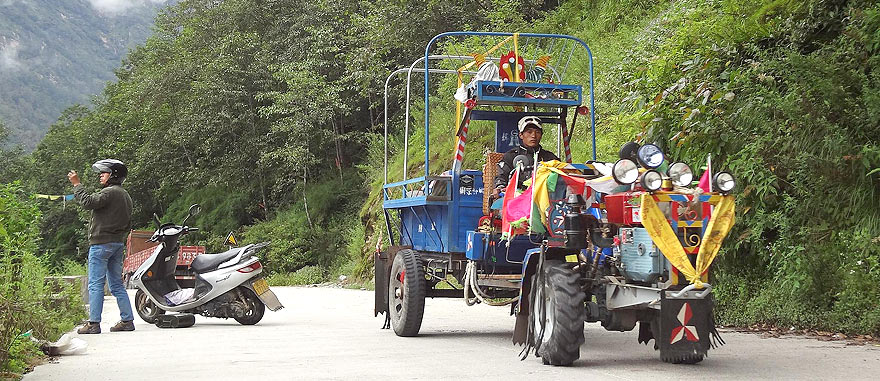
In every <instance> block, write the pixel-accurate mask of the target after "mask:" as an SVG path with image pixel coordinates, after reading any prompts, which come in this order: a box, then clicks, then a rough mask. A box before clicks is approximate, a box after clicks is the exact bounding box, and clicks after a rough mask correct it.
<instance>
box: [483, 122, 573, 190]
mask: <svg viewBox="0 0 880 381" xmlns="http://www.w3.org/2000/svg"><path fill="white" fill-rule="evenodd" d="M517 129H519V141H520V144H519V146H518V147H514V148H512V149H511V150H510V151H507V152H505V153H504V156H502V157H501V161H499V162H498V174H497V175H495V189H493V190H492V196H493V198H498V196H499V194H500V193H501V191H503V190H504V188H505V187H507V182H508V181H510V174H511V173H513V170H514V169H515V168H514V167H513V166H514V163H513V159H514V158H516V157H517V156H520V155H523V156H525V157H526V158H528V161H527V163H526V166H531V167H534V164H535V163H534V162H533V161H534V158H535V156H537V159H538V161H539V162H540V161H550V160H559V157H557V156H556V155H555V154H553V152H550V151H547V150H545V149H543V148H541V137H542V136H544V129H543V128H541V119H540V118H538V117H537V116H526V117H523V118H522V119H520V120H519V123H517ZM531 176H532V168H525V169H524V170H523V171H522V174H521V175H520V178H519V184H517V186H518V187H520V188H521V187H522V185H523V181H525V180H526V179H528V178H530V177H531Z"/></svg>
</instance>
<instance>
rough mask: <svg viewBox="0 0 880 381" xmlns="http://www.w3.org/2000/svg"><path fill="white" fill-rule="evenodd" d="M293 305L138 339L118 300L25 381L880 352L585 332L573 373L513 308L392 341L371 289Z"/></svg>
mask: <svg viewBox="0 0 880 381" xmlns="http://www.w3.org/2000/svg"><path fill="white" fill-rule="evenodd" d="M274 290H275V292H276V293H277V294H278V296H279V298H280V299H281V301H282V303H284V304H285V305H286V306H287V308H285V309H283V310H281V311H280V312H275V313H272V312H269V311H267V312H266V316H265V318H264V319H263V321H262V322H260V323H259V324H258V325H256V326H250V327H245V326H241V325H239V324H238V323H236V322H235V321H234V320H232V319H230V320H223V319H210V318H203V317H197V318H196V325H195V326H193V327H191V328H184V329H160V328H156V327H155V326H153V325H149V324H146V323H144V322H143V321H141V320H139V319H137V320H135V324H136V327H137V330H136V331H134V332H113V333H111V332H109V328H110V325H111V324H112V323H115V322H116V320H118V316H119V315H118V312H117V310H116V304H115V300H114V299H113V298H112V297H108V298H106V299H105V301H104V305H105V307H104V308H105V310H104V316H103V318H104V323H102V329H104V331H105V332H104V333H102V334H100V335H84V336H81V337H82V338H84V339H85V340H86V341H88V343H89V349H88V353H87V354H84V355H79V356H69V357H63V358H60V359H59V360H58V361H57V362H56V363H50V364H45V365H41V366H38V367H37V368H36V369H35V370H34V372H32V373H29V374H27V375H26V376H25V377H24V379H25V380H123V379H124V380H147V379H156V378H159V379H169V378H172V379H186V380H207V379H211V380H217V379H223V380H225V379H260V380H275V379H277V380H288V379H309V380H313V379H345V380H361V379H411V378H418V379H432V380H435V379H504V380H513V379H535V378H538V379H548V380H550V379H574V378H579V379H615V380H618V379H623V380H646V379H691V380H694V379H869V378H873V379H876V376H875V375H877V374H880V347H877V346H848V345H846V344H845V343H843V342H821V341H817V340H815V339H811V338H798V337H784V338H770V339H763V338H761V337H760V336H759V335H754V334H741V333H735V332H723V337H724V339H725V340H726V341H727V345H725V346H723V347H721V348H720V349H718V350H715V351H712V352H710V357H708V358H707V359H706V360H704V361H703V362H702V363H700V364H697V365H692V366H688V365H673V364H665V363H662V362H660V360H659V359H658V356H657V354H656V353H655V352H654V350H653V349H652V348H649V347H646V346H644V345H640V344H638V343H637V342H636V332H627V333H619V332H606V331H604V330H603V329H602V328H601V326H598V325H597V324H588V325H587V328H586V336H587V344H586V345H585V346H583V347H582V348H581V359H580V360H578V361H577V362H575V363H574V365H573V366H572V367H565V368H562V367H551V366H544V365H541V361H540V359H538V358H536V357H529V358H528V359H527V360H525V361H520V360H519V358H518V356H517V355H518V354H519V351H520V348H519V347H515V346H513V345H512V344H511V343H510V336H511V332H512V328H513V319H512V318H511V317H510V316H508V312H509V309H506V308H496V307H487V306H482V305H478V306H474V307H467V306H465V304H464V302H462V301H461V300H458V299H429V300H428V301H427V306H426V308H425V320H424V322H423V324H422V330H421V335H420V336H419V337H416V338H401V337H396V336H395V335H394V333H393V332H392V331H389V330H380V329H379V327H380V326H381V325H382V321H383V320H382V318H381V316H380V317H378V318H374V317H373V293H372V292H369V291H358V290H345V289H335V288H287V287H281V288H278V287H276V288H274Z"/></svg>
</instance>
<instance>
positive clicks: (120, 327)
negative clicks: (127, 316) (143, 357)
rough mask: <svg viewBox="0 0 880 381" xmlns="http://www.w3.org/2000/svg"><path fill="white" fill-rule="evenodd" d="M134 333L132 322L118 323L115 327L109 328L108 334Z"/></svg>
mask: <svg viewBox="0 0 880 381" xmlns="http://www.w3.org/2000/svg"><path fill="white" fill-rule="evenodd" d="M119 331H134V321H132V320H129V321H120V322H119V323H116V325H114V326H112V327H110V332H119Z"/></svg>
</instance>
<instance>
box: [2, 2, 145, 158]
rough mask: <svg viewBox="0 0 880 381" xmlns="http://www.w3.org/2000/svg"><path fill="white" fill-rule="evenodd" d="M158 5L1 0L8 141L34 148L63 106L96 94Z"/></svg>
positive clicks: (142, 37)
mask: <svg viewBox="0 0 880 381" xmlns="http://www.w3.org/2000/svg"><path fill="white" fill-rule="evenodd" d="M160 2H161V1H159V0H155V1H147V0H139V1H132V0H120V1H88V0H40V1H33V0H6V1H2V2H0V89H3V91H0V120H2V121H3V122H4V123H5V124H6V125H7V127H9V128H10V130H11V132H12V134H11V139H10V140H11V142H12V143H21V144H23V145H24V146H25V147H27V148H28V149H31V148H33V147H34V146H36V144H37V142H39V140H40V139H41V138H42V137H43V135H44V134H45V133H46V131H47V130H48V129H49V126H50V125H51V124H52V123H54V122H55V121H56V120H57V119H58V117H59V116H60V115H61V111H62V110H64V109H65V108H67V107H69V106H71V105H73V104H76V103H80V104H85V103H88V101H89V99H90V98H91V97H92V96H94V95H96V94H98V93H99V92H100V91H101V89H103V87H104V85H105V83H106V82H107V81H110V80H112V79H113V78H114V76H113V71H114V70H115V69H116V68H117V67H118V66H119V64H120V62H121V61H122V57H124V56H125V55H126V54H127V53H128V50H129V49H130V48H133V47H134V46H135V45H137V44H139V43H142V42H144V41H145V40H146V39H147V36H149V34H150V28H151V26H152V24H153V17H155V15H156V12H157V11H158V8H159V3H160ZM93 4H97V6H98V8H96V7H95V6H93ZM114 5H116V7H115V8H114V7H113V6H114Z"/></svg>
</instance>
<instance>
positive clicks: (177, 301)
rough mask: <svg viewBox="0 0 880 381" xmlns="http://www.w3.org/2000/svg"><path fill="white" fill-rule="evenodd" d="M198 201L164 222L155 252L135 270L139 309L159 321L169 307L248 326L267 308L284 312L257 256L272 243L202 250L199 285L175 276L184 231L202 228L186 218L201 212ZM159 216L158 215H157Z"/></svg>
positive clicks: (156, 235) (198, 259)
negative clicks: (181, 214) (177, 219)
mask: <svg viewBox="0 0 880 381" xmlns="http://www.w3.org/2000/svg"><path fill="white" fill-rule="evenodd" d="M200 210H201V207H200V206H199V205H198V204H195V205H193V206H191V207H190V209H189V214H188V215H187V216H186V218H185V219H184V220H183V222H182V223H181V224H180V225H177V224H173V223H165V224H160V223H159V219H158V218H155V222H156V225H157V226H158V229H156V232H155V233H153V236H152V237H151V238H150V239H149V242H159V245H158V246H156V248H155V251H154V252H153V254H152V255H151V256H150V257H149V258H147V260H146V261H144V263H143V264H142V265H141V266H140V267H139V268H138V269H137V270H136V271H135V272H134V275H132V278H131V282H132V283H133V284H134V285H135V286H136V287H137V289H138V290H137V293H136V294H135V308H136V309H137V313H138V315H140V317H141V319H143V320H144V321H145V322H147V323H151V324H152V323H155V322H156V320H157V318H158V317H159V315H162V314H165V312H180V313H191V314H198V315H202V316H207V317H219V318H224V319H225V318H233V319H235V320H236V321H237V322H239V323H241V324H243V325H253V324H257V323H258V322H259V321H260V320H261V319H262V318H263V314H264V313H265V310H266V308H269V310H271V311H278V310H279V309H281V308H284V306H282V305H281V303H280V302H279V301H278V297H277V296H275V293H274V292H272V290H271V289H270V288H269V284H268V283H266V280H265V279H264V277H263V276H262V272H263V265H262V264H260V259H259V258H257V257H255V256H254V254H256V252H257V251H259V250H260V249H261V248H263V247H265V246H267V245H268V242H264V243H259V244H251V245H247V246H243V247H237V248H233V249H230V250H228V251H226V252H223V253H219V254H202V255H199V256H197V257H195V259H194V260H193V261H192V264H191V265H190V269H191V270H192V271H193V272H194V273H195V288H181V287H180V285H179V284H178V283H177V280H176V279H175V277H174V270H175V268H176V266H177V253H178V252H179V251H180V247H179V244H178V240H179V239H180V236H182V235H185V234H188V233H192V232H195V231H198V230H199V229H198V228H194V227H189V226H186V225H185V224H186V221H187V220H188V219H189V218H190V217H193V216H195V215H197V214H198V213H199V211H200ZM154 217H155V216H154Z"/></svg>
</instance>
